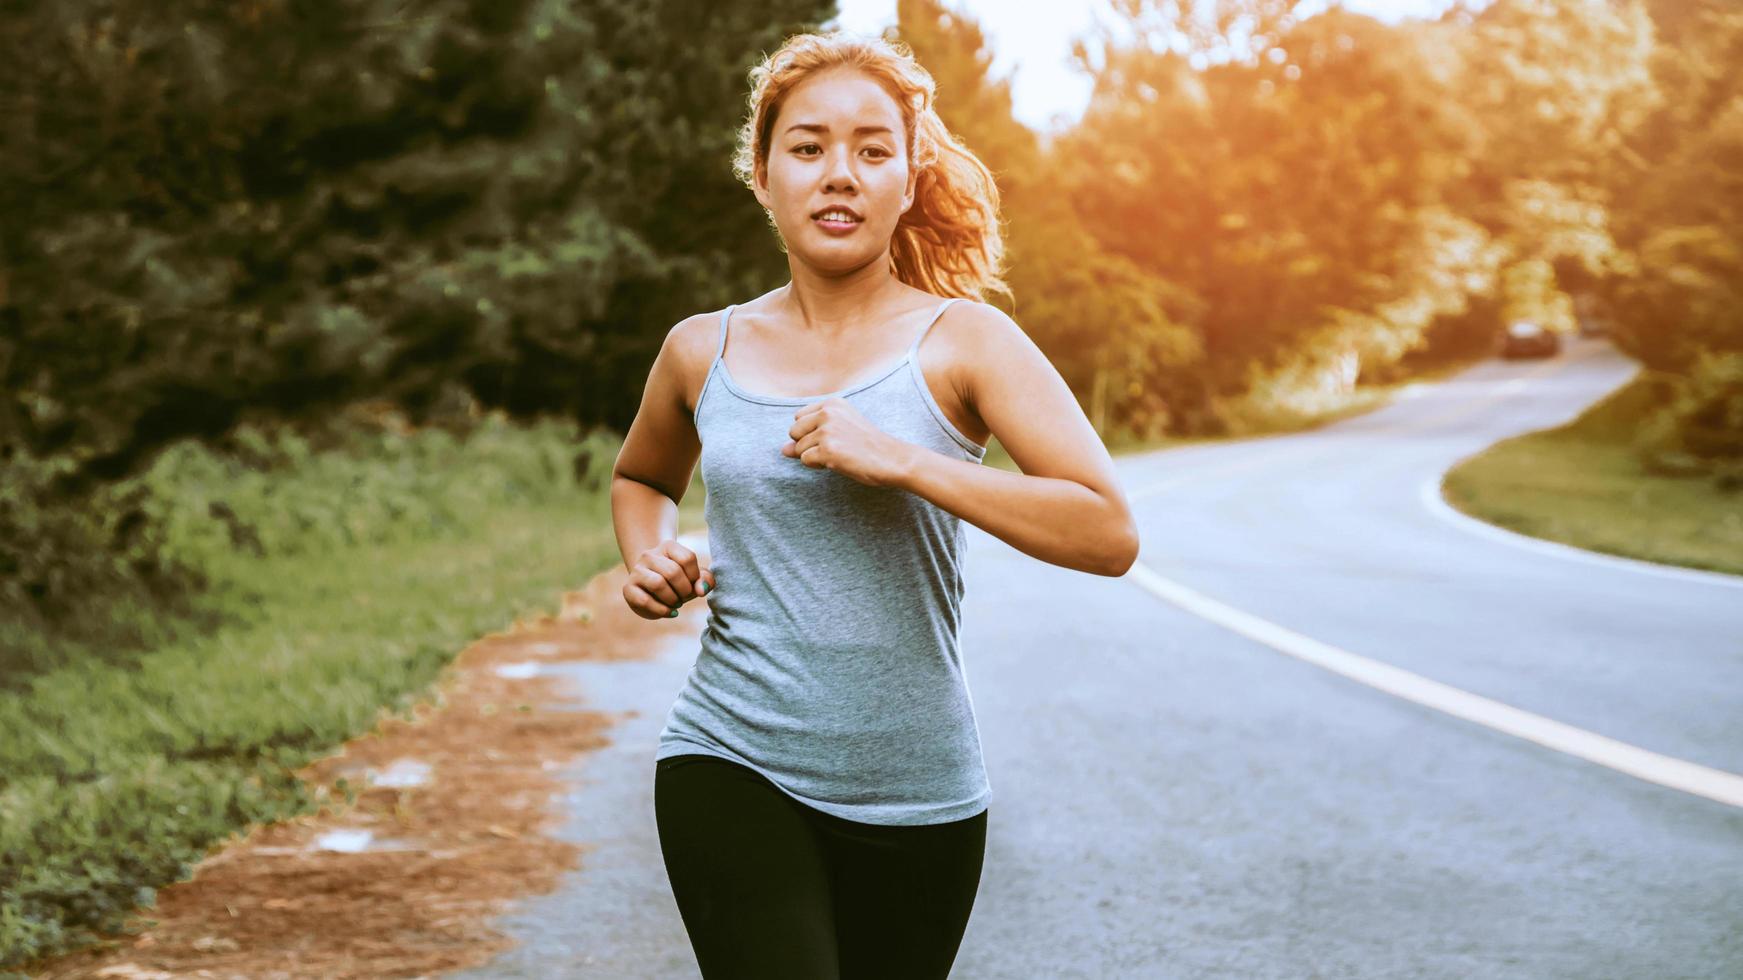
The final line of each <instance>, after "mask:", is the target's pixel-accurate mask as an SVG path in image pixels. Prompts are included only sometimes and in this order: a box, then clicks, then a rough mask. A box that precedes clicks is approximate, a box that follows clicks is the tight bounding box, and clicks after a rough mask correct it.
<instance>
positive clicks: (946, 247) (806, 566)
mask: <svg viewBox="0 0 1743 980" xmlns="http://www.w3.org/2000/svg"><path fill="white" fill-rule="evenodd" d="M751 79H752V82H753V91H752V93H751V97H750V100H749V114H748V118H746V120H745V121H744V125H743V127H742V129H741V131H740V136H739V145H738V153H737V157H736V160H735V169H736V170H737V172H738V175H739V177H740V179H741V180H743V181H744V182H745V183H746V184H747V185H748V186H749V187H750V189H751V191H752V192H753V193H754V194H755V195H756V198H757V200H758V201H759V202H761V203H762V205H763V207H764V208H765V209H766V210H767V211H768V214H769V218H770V221H771V223H772V225H773V227H774V230H775V232H776V235H777V238H778V242H779V244H780V246H781V247H782V249H783V250H784V251H785V253H786V255H787V260H788V268H789V270H790V272H791V281H790V282H788V283H786V284H785V285H783V286H780V287H778V288H776V289H773V290H771V291H769V292H767V293H764V294H763V295H761V296H758V297H756V298H754V299H752V300H750V301H748V302H745V303H741V304H733V305H730V306H728V307H726V308H725V309H724V310H720V311H718V312H711V313H704V314H698V315H696V316H693V317H690V318H689V319H686V320H684V321H683V322H681V323H679V324H678V325H677V326H675V327H673V328H672V329H671V331H670V332H669V333H668V334H667V336H666V338H665V341H664V343H663V344H662V346H661V349H660V353H659V355H658V357H657V358H656V359H655V361H654V365H653V368H652V370H651V372H650V376H649V378H648V382H647V386H646V388H645V390H644V392H643V396H642V402H641V405H640V408H639V409H638V413H637V415H636V417H635V420H634V422H633V423H632V424H631V426H630V429H629V432H628V433H627V434H626V436H625V439H624V444H623V449H622V451H621V453H620V454H619V456H618V458H617V463H616V467H615V469H614V472H613V480H612V491H611V502H612V517H613V522H614V525H615V528H616V533H617V541H618V545H619V548H620V550H621V551H622V553H623V556H624V563H625V565H626V567H627V568H628V570H629V577H628V581H627V583H626V584H625V586H624V589H623V597H624V601H625V602H627V603H628V604H629V606H630V608H631V609H633V610H634V611H635V612H636V613H637V614H638V615H640V616H642V617H644V618H648V619H653V618H658V617H664V616H676V615H678V607H679V606H681V605H682V604H683V603H684V602H686V601H688V600H689V599H691V598H694V597H696V596H706V597H707V599H708V618H707V623H706V626H705V628H704V630H703V633H702V638H701V651H700V655H699V656H698V657H697V659H696V663H695V666H694V667H693V668H692V669H691V671H690V675H689V677H688V679H687V681H686V682H685V685H684V687H683V689H682V691H681V692H680V693H679V695H678V697H677V699H676V701H675V702H674V703H673V705H672V709H671V713H670V715H669V716H668V718H667V720H666V725H665V729H664V730H663V731H662V732H661V733H660V740H659V748H658V750H657V752H656V753H655V760H656V761H655V771H654V809H655V819H656V823H657V825H658V832H659V840H660V847H661V851H662V854H663V858H664V861H665V866H666V873H667V877H668V878H669V880H670V882H671V886H672V892H673V896H674V898H675V899H676V902H677V906H678V910H679V913H680V914H681V916H682V918H683V921H684V926H685V929H686V931H687V932H688V934H689V937H690V942H691V945H692V947H693V948H694V951H695V954H696V959H697V962H698V964H699V966H700V968H701V971H702V974H703V976H704V977H706V978H707V980H728V978H756V980H782V978H792V980H837V978H848V980H853V978H864V980H873V978H875V980H925V978H934V977H938V978H942V977H946V976H948V974H949V972H950V967H951V964H952V962H953V961H954V960H955V958H956V953H957V949H958V947H959V946H960V944H961V941H962V936H963V932H964V930H965V929H966V927H967V924H968V917H969V911H970V909H971V907H972V906H973V904H974V898H975V893H976V891H977V890H978V888H979V886H980V874H981V865H982V859H983V856H984V854H985V846H986V831H987V808H988V801H989V799H990V798H991V795H992V790H991V787H990V785H989V784H988V782H987V776H986V769H985V766H984V765H983V762H982V757H981V743H980V735H979V731H978V729H977V728H976V724H975V715H974V709H973V704H972V701H971V700H970V697H969V691H968V685H967V679H966V676H965V673H964V669H963V664H962V657H961V654H960V651H959V649H958V646H957V633H958V626H959V624H960V618H961V614H960V608H961V600H962V595H963V577H962V572H963V568H962V555H963V548H964V545H965V543H966V533H965V531H964V529H963V528H962V526H961V521H964V520H966V521H968V522H970V523H972V524H974V525H975V526H977V527H980V528H983V529H984V530H986V531H987V532H988V533H990V534H992V535H995V536H997V537H998V538H1000V539H1002V540H1004V541H1005V542H1007V543H1009V544H1010V545H1011V546H1012V547H1014V548H1017V549H1019V550H1021V551H1023V552H1025V553H1027V554H1029V555H1032V556H1034V557H1036V558H1038V559H1041V560H1042V561H1047V562H1051V563H1053V564H1056V565H1062V566H1065V567H1069V568H1073V569H1078V570H1081V571H1086V572H1091V573H1095V574H1100V575H1110V576H1118V575H1123V574H1124V573H1125V571H1126V569H1127V568H1129V567H1130V566H1131V564H1132V562H1133V561H1134V560H1135V558H1136V555H1137V551H1138V534H1137V528H1136V525H1135V523H1134V522H1133V519H1132V515H1131V511H1130V509H1129V507H1128V504H1127V502H1126V499H1125V497H1124V495H1123V493H1122V492H1121V490H1120V489H1119V487H1118V485H1117V483H1116V481H1115V475H1114V469H1113V463H1112V461H1111V460H1110V459H1109V457H1108V454H1107V451H1106V450H1105V449H1104V448H1103V446H1102V444H1101V442H1100V440H1099V439H1098V437H1097V435H1096V432H1095V430H1094V428H1093V427H1092V426H1091V425H1090V424H1089V421H1088V419H1087V418H1086V417H1085V416H1084V413H1083V411H1082V409H1081V408H1080V407H1079V405H1078V403H1077V400H1076V398H1075V397H1074V396H1073V394H1072V392H1071V390H1070V389H1069V388H1068V387H1067V386H1066V384H1065V382H1064V380H1063V379H1062V378H1061V377H1060V376H1059V374H1058V372H1057V371H1056V370H1055V369H1054V368H1053V366H1052V365H1051V364H1050V363H1049V362H1048V361H1047V359H1046V358H1045V357H1044V356H1043V355H1042V353H1041V352H1040V350H1039V349H1038V348H1037V347H1036V346H1035V345H1034V343H1033V342H1031V341H1030V340H1029V338H1028V336H1027V335H1025V334H1024V333H1023V331H1022V330H1021V329H1020V328H1019V327H1018V326H1017V325H1016V323H1015V322H1013V321H1012V320H1011V319H1010V318H1009V317H1008V316H1006V315H1005V314H1004V313H1003V312H1001V311H1000V310H998V309H997V308H996V307H993V306H991V305H988V304H986V303H985V302H982V301H981V297H982V296H983V295H984V293H985V291H987V290H989V289H993V290H999V291H1003V292H1006V293H1007V294H1008V292H1009V290H1008V289H1006V288H1005V285H1004V283H1003V281H1002V280H1001V279H1000V278H999V275H998V273H999V266H1000V264H1001V262H1002V260H1003V246H1002V243H1001V239H1000V235H999V229H998V220H999V218H998V200H999V199H998V189H997V187H996V185H995V184H994V182H993V177H992V174H991V173H990V172H989V171H988V170H987V168H986V166H985V165H984V164H982V163H981V162H980V160H978V159H977V158H976V157H975V156H974V155H973V154H971V153H970V152H969V151H968V150H967V149H966V148H964V147H963V146H962V145H961V144H960V143H958V142H957V140H956V138H955V137H954V136H952V135H951V134H950V133H949V132H948V131H947V130H946V129H945V127H944V124H943V123H942V122H941V121H940V120H939V117H938V115H937V113H936V111H935V110H934V108H933V93H934V84H933V80H932V78H931V77H930V76H929V75H928V74H927V73H926V72H925V70H924V69H922V68H921V67H920V66H919V65H918V64H917V63H916V62H915V61H914V58H913V55H912V52H911V50H910V49H908V48H907V46H906V45H903V44H900V43H891V42H887V41H884V40H882V39H877V38H864V37H858V36H854V35H849V34H844V33H841V32H836V33H830V34H802V35H796V36H793V37H791V38H789V39H788V40H787V41H786V42H785V43H784V44H783V45H782V46H781V47H780V49H779V50H777V51H776V52H775V53H774V54H772V55H770V56H769V57H768V58H767V59H766V60H765V61H764V62H763V63H762V64H761V65H759V66H758V67H756V68H755V69H754V70H753V71H752V72H751ZM922 341H925V343H924V344H922ZM995 435H996V436H997V437H998V439H999V441H1000V443H1001V444H1003V445H1004V447H1005V448H1006V450H1007V451H1008V452H1009V453H1010V455H1011V458H1012V459H1013V460H1014V461H1015V463H1016V464H1017V466H1018V467H1020V468H1021V470H1022V473H1020V474H1019V473H1011V472H1008V471H1006V470H1002V469H998V468H994V467H983V466H981V465H980V463H981V460H982V458H983V457H984V456H985V454H986V442H987V440H988V439H989V437H991V436H995ZM698 458H700V460H701V465H702V479H703V484H704V486H705V487H706V491H707V497H706V500H705V502H704V508H703V510H704V516H705V518H706V520H707V524H708V542H709V547H708V555H707V560H706V562H704V560H703V558H701V557H699V556H698V555H697V553H696V552H695V551H693V550H691V549H690V548H687V547H685V546H684V545H683V544H681V543H679V542H678V541H676V540H674V538H675V535H676V532H677V516H678V501H679V499H680V498H681V497H682V496H683V493H684V490H685V488H686V487H687V486H688V485H689V483H690V477H691V472H692V469H693V467H694V466H695V465H696V462H697V460H698Z"/></svg>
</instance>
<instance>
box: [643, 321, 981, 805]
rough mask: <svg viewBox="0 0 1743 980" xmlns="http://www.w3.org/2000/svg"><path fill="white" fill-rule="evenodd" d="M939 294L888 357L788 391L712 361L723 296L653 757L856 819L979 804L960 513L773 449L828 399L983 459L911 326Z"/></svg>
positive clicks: (701, 414)
mask: <svg viewBox="0 0 1743 980" xmlns="http://www.w3.org/2000/svg"><path fill="white" fill-rule="evenodd" d="M953 302H955V300H954V299H947V300H945V301H944V302H942V303H940V304H939V306H938V309H937V310H936V311H935V312H934V313H933V314H932V317H931V319H929V320H928V321H927V322H926V325H925V326H924V327H922V328H920V331H919V332H918V333H917V334H916V335H915V337H914V341H913V343H911V344H909V346H908V351H907V354H906V355H905V356H903V358H902V359H901V360H900V361H898V362H897V363H895V364H894V365H890V366H886V367H884V368H882V369H880V370H878V371H876V372H875V373H874V374H873V375H872V376H871V377H869V378H866V379H864V380H861V381H859V382H857V383H855V384H853V385H851V386H849V387H847V388H843V389H841V390H840V391H833V392H829V393H827V394H822V395H807V396H804V397H783V396H772V395H764V394H758V393H756V392H753V391H746V390H744V389H743V388H740V387H739V386H738V384H737V382H735V381H734V380H733V378H732V375H731V373H730V372H729V371H728V370H727V368H726V362H725V360H724V354H725V351H726V335H727V325H728V321H729V319H730V318H731V316H732V310H733V307H732V306H728V307H727V308H726V309H724V310H722V311H721V314H720V345H719V348H718V349H717V350H716V351H715V355H714V363H713V364H712V365H711V366H710V367H709V369H708V377H707V379H706V380H705V381H704V382H703V384H702V391H701V393H700V394H699V395H698V396H697V398H696V410H695V413H694V420H695V423H696V431H697V433H698V435H699V436H700V438H701V442H702V461H701V465H702V483H703V487H704V488H705V491H706V494H707V496H706V498H705V500H704V503H703V516H704V519H705V520H706V521H707V522H708V546H709V551H710V554H711V561H710V565H709V567H710V568H712V570H713V572H714V581H715V588H714V589H713V590H712V591H711V592H709V594H708V596H707V598H706V600H705V601H706V602H707V604H708V619H707V625H706V626H705V627H704V629H703V632H702V638H701V652H700V654H699V655H698V656H697V658H696V663H695V665H694V666H693V667H692V668H691V669H690V674H689V677H688V678H687V679H686V680H685V683H684V687H683V689H682V690H681V691H680V692H679V694H678V697H677V700H676V701H675V702H674V703H673V705H672V708H671V711H670V713H669V714H668V715H667V718H666V724H665V728H664V729H663V730H662V731H661V732H660V744H659V748H658V750H657V751H656V753H655V758H656V759H664V758H667V757H669V756H675V755H686V754H701V755H712V756H718V757H720V758H723V759H729V760H731V761H733V762H737V763H739V764H741V765H744V766H748V767H750V768H751V769H754V770H756V771H757V772H759V773H761V774H762V775H764V776H766V777H767V778H768V779H769V781H771V782H773V783H774V784H775V785H776V786H778V787H780V789H781V790H782V791H784V792H785V793H787V795H789V796H791V797H793V798H794V799H796V800H798V801H799V802H801V803H804V804H805V805H807V806H810V807H812V808H814V809H817V810H821V811H823V812H825V813H830V814H834V815H835V816H838V817H843V818H845V819H848V820H854V821H858V822H860V823H872V824H898V825H903V824H905V825H916V824H936V823H945V822H948V821H952V820H961V819H964V818H967V817H971V816H974V815H975V814H978V813H980V812H981V811H982V810H984V809H986V808H987V804H988V801H989V800H990V799H991V796H992V788H991V786H990V785H989V784H988V782H987V776H986V768H985V766H984V764H983V762H982V758H981V743H980V731H979V729H978V728H977V726H976V724H975V715H974V704H973V702H972V700H971V699H970V696H969V691H968V678H967V675H966V672H965V670H964V667H963V662H962V655H961V652H960V650H959V649H958V647H957V631H958V627H959V624H960V620H961V602H962V592H963V580H962V554H963V548H964V545H965V544H966V541H967V536H966V533H965V531H964V529H963V528H962V526H961V521H960V519H959V518H957V517H956V515H954V514H952V513H950V512H949V511H947V510H944V509H943V508H941V507H938V506H937V505H935V504H933V503H931V502H930V501H928V500H926V499H924V498H922V497H920V496H919V495H917V494H913V493H909V492H908V491H906V490H897V489H894V488H890V487H868V486H866V485H864V484H862V483H859V482H858V481H856V480H854V479H852V478H851V477H847V476H844V475H842V474H840V473H836V472H835V471H833V470H830V469H827V468H821V467H820V468H816V469H813V468H812V467H809V466H806V465H805V464H804V463H802V462H800V461H799V460H798V459H795V458H792V457H788V456H784V455H782V454H781V446H782V445H784V444H785V443H786V442H787V441H788V437H787V431H788V430H789V429H790V428H792V425H793V421H794V419H793V413H794V412H795V411H797V410H798V409H799V407H800V406H802V405H809V404H812V403H813V402H818V401H822V400H823V399H825V398H834V397H841V398H845V399H847V400H848V401H849V402H851V403H852V404H853V406H854V408H856V409H858V410H859V411H860V413H861V414H863V415H864V416H865V417H866V418H867V419H868V420H869V421H871V422H872V424H874V425H876V426H877V427H878V428H880V429H882V430H883V431H884V432H887V433H889V434H890V435H892V436H894V437H896V438H897V439H901V440H904V441H906V442H911V443H916V444H918V445H921V446H924V447H926V448H927V449H931V450H933V451H935V452H938V453H942V454H944V455H945V456H948V457H951V458H953V459H961V460H968V461H971V462H975V463H980V462H981V461H982V459H983V457H984V456H985V455H986V449H985V448H984V447H982V446H978V445H976V444H975V443H974V442H973V441H972V440H970V439H969V438H968V437H966V436H964V435H963V434H962V433H961V432H960V431H958V430H957V428H956V427H955V426H954V425H952V424H951V423H950V420H949V419H947V418H946V417H945V415H944V413H943V411H941V410H940V409H939V406H938V402H937V400H936V399H934V398H933V397H932V392H931V391H930V390H929V389H928V388H927V387H926V379H925V377H924V376H923V375H922V374H921V371H920V361H919V357H918V351H919V347H920V340H921V338H923V337H924V336H925V334H926V331H927V330H928V329H930V328H931V326H932V324H933V323H936V322H937V320H938V317H939V316H940V315H941V314H943V312H944V310H945V309H946V308H947V307H948V306H949V305H950V304H951V303H953ZM735 305H736V304H735Z"/></svg>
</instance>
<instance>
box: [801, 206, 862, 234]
mask: <svg viewBox="0 0 1743 980" xmlns="http://www.w3.org/2000/svg"><path fill="white" fill-rule="evenodd" d="M811 220H812V221H814V222H816V224H817V226H818V227H820V228H822V229H823V230H824V231H826V232H828V233H830V234H831V235H846V234H850V233H852V231H853V230H854V229H855V228H858V227H859V226H860V225H861V224H863V222H861V221H859V220H858V219H855V218H853V217H851V216H849V215H848V214H846V213H845V212H841V211H825V212H824V213H822V214H820V215H818V216H817V217H815V218H812V219H811Z"/></svg>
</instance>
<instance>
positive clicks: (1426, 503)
mask: <svg viewBox="0 0 1743 980" xmlns="http://www.w3.org/2000/svg"><path fill="white" fill-rule="evenodd" d="M1445 477H1446V474H1445V473H1442V474H1440V475H1438V476H1432V477H1429V478H1428V479H1427V480H1424V481H1423V483H1422V486H1421V488H1419V489H1418V491H1417V497H1418V498H1420V499H1421V501H1422V506H1423V507H1425V508H1427V509H1428V512H1429V513H1430V514H1433V515H1434V516H1436V517H1438V518H1440V519H1441V520H1443V521H1445V522H1447V523H1448V524H1451V525H1452V526H1453V527H1456V528H1458V529H1459V530H1461V531H1465V532H1468V533H1470V534H1475V535H1478V536H1480V537H1485V538H1488V539H1489V540H1491V541H1499V542H1501V543H1502V544H1510V545H1512V546H1514V547H1515V548H1524V549H1525V550H1527V551H1534V552H1537V553H1538V554H1540V555H1548V556H1550V557H1551V558H1566V559H1569V560H1572V561H1581V562H1585V563H1586V564H1588V565H1598V566H1602V567H1606V568H1615V569H1620V570H1622V571H1626V572H1639V573H1642V574H1645V575H1657V576H1659V577H1660V578H1669V579H1677V580H1680V581H1684V582H1698V583H1700V584H1702V585H1720V586H1725V587H1727V588H1732V589H1743V575H1727V574H1726V573H1724V572H1709V571H1706V570H1705V569H1700V568H1682V567H1679V566H1676V565H1665V564H1660V563H1659V562H1653V561H1643V560H1641V559H1639V558H1624V557H1622V556H1620V555H1607V554H1604V553H1602V552H1597V551H1588V550H1586V549H1584V548H1576V547H1574V546H1572V545H1566V544H1562V543H1561V542H1559V541H1549V540H1546V539H1544V538H1534V537H1532V536H1531V535H1528V534H1520V533H1519V532H1518V531H1513V530H1509V529H1507V528H1504V527H1501V526H1499V525H1496V524H1490V523H1488V522H1486V521H1480V520H1477V519H1476V518H1475V517H1472V516H1471V515H1469V514H1466V513H1464V512H1463V511H1460V510H1459V509H1458V508H1456V507H1454V506H1453V505H1451V504H1449V503H1447V502H1446V498H1445V497H1444V496H1442V495H1441V492H1440V487H1441V482H1442V480H1444V479H1445Z"/></svg>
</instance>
